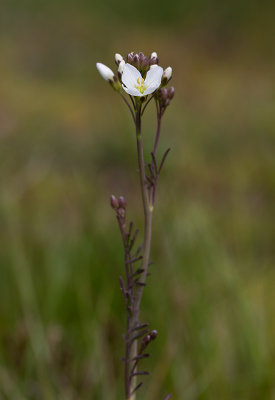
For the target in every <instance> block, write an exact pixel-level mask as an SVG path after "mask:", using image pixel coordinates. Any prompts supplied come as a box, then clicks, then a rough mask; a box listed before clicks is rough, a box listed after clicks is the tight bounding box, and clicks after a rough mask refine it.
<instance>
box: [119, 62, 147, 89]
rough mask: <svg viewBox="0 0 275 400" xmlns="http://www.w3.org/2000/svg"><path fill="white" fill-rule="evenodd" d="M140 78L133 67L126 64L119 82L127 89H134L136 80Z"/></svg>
mask: <svg viewBox="0 0 275 400" xmlns="http://www.w3.org/2000/svg"><path fill="white" fill-rule="evenodd" d="M141 78H142V77H141V74H140V72H139V71H138V70H137V69H136V68H135V67H133V66H132V65H131V64H128V63H127V64H125V66H124V69H123V74H122V77H121V80H122V82H123V83H124V85H125V86H127V88H128V89H130V88H135V85H137V80H138V79H140V80H141Z"/></svg>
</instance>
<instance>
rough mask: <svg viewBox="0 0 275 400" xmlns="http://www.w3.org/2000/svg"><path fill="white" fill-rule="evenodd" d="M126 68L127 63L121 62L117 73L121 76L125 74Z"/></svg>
mask: <svg viewBox="0 0 275 400" xmlns="http://www.w3.org/2000/svg"><path fill="white" fill-rule="evenodd" d="M124 67H125V61H124V60H121V61H120V63H119V66H118V69H117V72H118V73H119V74H122V73H123V70H124Z"/></svg>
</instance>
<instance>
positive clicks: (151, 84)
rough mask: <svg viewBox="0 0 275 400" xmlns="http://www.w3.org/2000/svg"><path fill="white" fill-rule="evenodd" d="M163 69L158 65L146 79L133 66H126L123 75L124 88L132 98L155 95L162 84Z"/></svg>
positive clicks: (150, 71) (148, 73) (149, 72)
mask: <svg viewBox="0 0 275 400" xmlns="http://www.w3.org/2000/svg"><path fill="white" fill-rule="evenodd" d="M162 74H163V69H162V68H161V67H159V66H158V65H155V66H154V68H151V69H150V70H149V71H148V72H147V74H146V78H145V79H144V78H143V77H142V76H141V73H140V72H139V71H138V70H137V69H136V68H135V67H134V66H133V65H131V64H128V63H127V64H125V66H124V69H123V73H122V77H121V80H122V83H123V85H122V87H123V89H124V90H125V92H126V93H128V94H130V95H131V96H140V97H141V96H146V95H147V94H150V93H153V92H154V91H155V90H157V89H158V87H159V86H160V84H161V78H162Z"/></svg>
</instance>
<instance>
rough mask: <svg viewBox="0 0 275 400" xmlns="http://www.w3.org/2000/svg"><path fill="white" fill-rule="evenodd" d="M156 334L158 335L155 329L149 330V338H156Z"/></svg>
mask: <svg viewBox="0 0 275 400" xmlns="http://www.w3.org/2000/svg"><path fill="white" fill-rule="evenodd" d="M157 335H158V332H157V331H156V330H155V329H154V330H153V331H151V332H150V338H151V340H154V339H156V337H157Z"/></svg>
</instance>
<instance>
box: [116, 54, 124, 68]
mask: <svg viewBox="0 0 275 400" xmlns="http://www.w3.org/2000/svg"><path fill="white" fill-rule="evenodd" d="M122 60H123V57H122V55H121V54H119V53H116V54H115V62H116V65H119V64H120V63H121V61H122Z"/></svg>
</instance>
